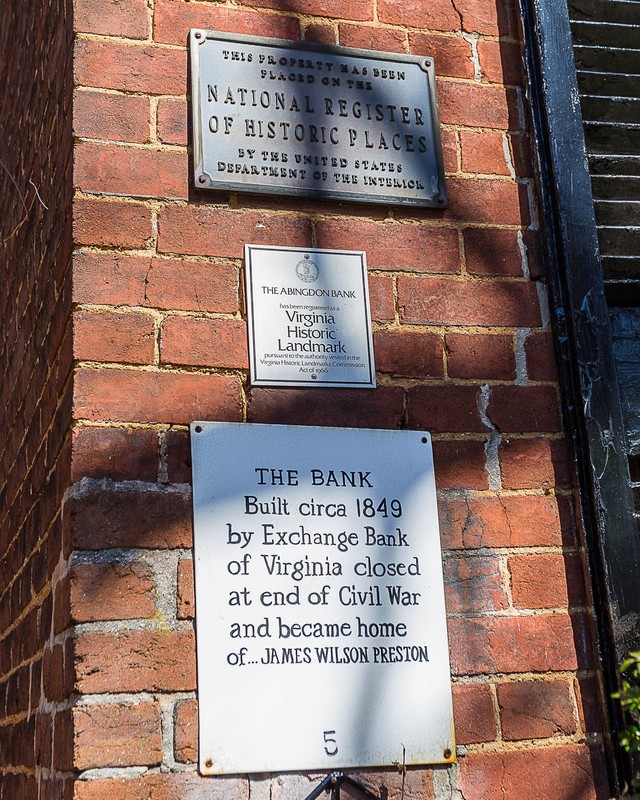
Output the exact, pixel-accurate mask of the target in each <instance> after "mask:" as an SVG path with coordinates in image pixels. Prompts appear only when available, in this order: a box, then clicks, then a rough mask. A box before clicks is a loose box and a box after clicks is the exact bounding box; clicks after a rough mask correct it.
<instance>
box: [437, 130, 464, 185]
mask: <svg viewBox="0 0 640 800" xmlns="http://www.w3.org/2000/svg"><path fill="white" fill-rule="evenodd" d="M440 138H441V140H442V158H443V161H444V171H445V174H446V175H454V174H455V173H456V172H459V171H460V167H459V165H458V136H457V133H456V131H452V130H446V129H445V128H442V129H441V130H440Z"/></svg>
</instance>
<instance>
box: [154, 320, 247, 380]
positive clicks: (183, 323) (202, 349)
mask: <svg viewBox="0 0 640 800" xmlns="http://www.w3.org/2000/svg"><path fill="white" fill-rule="evenodd" d="M160 359H161V361H162V362H163V363H164V364H189V365H193V366H205V367H230V368H234V367H241V368H243V369H247V368H248V366H249V356H248V353H247V326H246V323H244V322H241V321H240V320H230V319H229V320H226V319H225V320H223V319H196V318H194V317H167V319H165V320H164V322H163V323H162V330H161V345H160Z"/></svg>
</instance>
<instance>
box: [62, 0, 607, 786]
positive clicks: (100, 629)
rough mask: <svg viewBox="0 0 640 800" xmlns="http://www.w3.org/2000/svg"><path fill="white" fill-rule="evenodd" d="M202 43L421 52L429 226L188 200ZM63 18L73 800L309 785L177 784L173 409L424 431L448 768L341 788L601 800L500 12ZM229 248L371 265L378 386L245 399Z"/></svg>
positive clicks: (186, 751)
mask: <svg viewBox="0 0 640 800" xmlns="http://www.w3.org/2000/svg"><path fill="white" fill-rule="evenodd" d="M496 3H497V4H498V5H496ZM196 26H197V27H202V28H210V29H218V30H223V31H230V32H236V33H249V34H256V35H262V36H279V37H285V38H291V39H304V38H307V39H309V40H314V41H322V42H329V43H338V44H342V45H349V46H358V47H371V48H376V49H381V50H388V51H396V52H410V53H415V54H428V55H430V56H434V57H435V63H436V74H437V76H438V96H439V103H440V116H441V121H442V133H443V142H444V150H445V169H446V173H447V188H448V192H449V197H450V206H449V209H448V210H447V211H444V212H443V211H434V210H421V209H409V210H407V209H405V208H398V207H394V208H389V209H386V208H384V207H380V206H371V205H366V204H336V203H328V202H316V201H312V200H299V199H295V200H292V199H282V198H278V199H276V200H274V199H273V198H267V197H259V196H255V197H252V196H248V195H233V196H231V197H229V196H227V195H225V194H223V193H208V194H204V193H201V192H193V191H192V190H190V189H189V185H188V155H187V125H186V96H185V95H186V74H187V70H186V64H187V52H186V47H185V44H186V39H187V34H188V30H189V28H190V27H196ZM74 29H75V31H76V32H77V38H76V41H75V48H74V50H75V53H74V80H75V95H74V103H73V125H74V133H75V136H76V137H77V139H76V143H75V146H74V158H73V169H74V186H75V196H74V204H73V229H74V241H75V252H74V258H73V298H72V299H73V303H74V304H75V305H74V307H73V308H74V310H73V350H74V358H75V371H74V376H73V384H72V388H73V420H74V422H73V431H72V435H73V453H72V460H71V487H70V491H69V492H68V494H67V497H66V502H65V505H64V518H65V523H66V530H67V531H68V533H69V536H70V544H71V547H72V549H73V553H72V554H71V556H70V558H69V560H68V561H63V562H61V566H62V567H64V568H65V569H66V571H65V572H64V573H63V572H61V573H60V576H61V583H60V589H59V592H60V596H61V597H62V598H66V599H68V613H69V618H68V620H65V618H64V614H61V622H60V626H61V627H60V630H63V628H64V626H65V625H66V624H67V622H68V623H69V624H71V625H73V626H74V627H72V628H70V630H71V631H72V635H71V636H70V637H69V638H68V639H66V640H65V639H64V635H63V634H61V636H60V637H59V638H58V639H57V640H56V641H55V644H56V648H55V650H54V651H53V655H54V656H55V658H56V659H58V662H57V663H59V662H60V660H61V659H62V655H63V654H62V645H63V643H64V645H65V647H66V648H67V649H66V650H65V653H66V654H67V655H68V654H69V650H70V649H71V648H72V649H73V658H74V687H73V688H74V691H75V692H76V693H77V694H76V695H75V697H76V701H75V702H74V704H73V705H70V706H69V707H68V710H67V711H66V716H65V722H66V723H67V724H68V726H69V738H68V740H67V742H66V744H67V745H68V753H67V751H65V757H66V758H68V762H67V764H66V765H67V766H68V767H69V768H70V769H72V770H73V772H74V776H75V778H77V780H76V781H75V788H74V798H76V800H107V798H108V800H112V798H114V797H117V798H118V799H119V800H178V798H180V800H203V799H204V798H205V797H206V798H212V797H213V798H217V797H219V798H223V797H224V798H225V800H226V799H227V798H236V797H237V798H246V797H248V795H249V793H251V796H252V798H256V797H257V798H259V800H267V798H270V800H284V799H285V798H294V797H295V798H298V797H299V798H302V797H304V796H305V795H306V794H308V792H309V791H310V790H311V788H312V787H313V786H314V785H315V782H314V777H313V776H280V777H273V778H266V779H263V780H260V779H256V780H253V779H251V780H250V781H249V780H248V779H246V778H227V779H211V778H209V779H204V778H200V777H199V776H198V774H197V772H196V771H195V760H196V751H197V722H196V676H195V659H194V633H193V617H194V601H193V576H192V562H191V549H190V548H191V543H192V538H191V536H192V534H191V494H190V485H189V484H190V480H191V475H190V460H189V447H188V431H187V426H188V423H189V422H191V421H192V420H193V419H210V420H228V421H238V422H240V421H245V420H246V421H252V422H267V423H279V422H287V423H289V422H295V423H298V424H317V425H328V424H331V425H337V426H362V427H379V428H399V427H409V428H425V429H427V430H430V431H431V432H432V433H433V438H434V449H435V460H436V480H437V485H438V490H439V506H440V515H441V530H442V543H443V548H444V572H445V580H446V592H447V605H448V613H449V617H450V620H449V623H450V644H451V658H452V670H453V681H454V700H455V712H456V727H457V736H458V743H459V745H461V748H462V749H461V757H460V759H459V761H458V764H457V765H456V766H454V767H452V768H449V769H444V768H440V769H436V770H430V769H424V770H410V771H409V772H408V773H407V775H406V776H403V775H401V774H400V773H399V772H397V771H395V770H381V771H373V772H370V773H367V775H361V776H360V778H361V779H362V780H366V781H367V782H368V783H369V784H370V785H371V787H372V788H373V789H374V790H375V791H376V792H383V791H384V790H385V787H386V791H387V796H388V797H389V798H396V797H398V798H400V797H401V796H407V797H415V798H431V797H437V798H452V799H453V798H460V797H461V796H463V797H464V798H465V800H493V798H496V800H497V798H500V800H515V799H516V798H518V800H534V798H535V800H542V798H545V799H546V798H559V799H560V798H561V799H562V800H593V798H596V797H598V798H604V797H606V796H608V795H607V793H606V789H602V788H600V789H597V788H596V787H598V786H600V787H602V784H603V778H604V773H603V767H602V756H601V747H602V737H603V723H602V721H601V719H600V716H599V712H598V700H597V685H598V676H597V673H596V671H595V667H596V664H595V661H594V658H593V653H592V645H591V624H590V610H589V600H588V597H587V594H586V591H585V582H584V578H583V568H582V546H581V541H580V538H579V534H578V530H577V528H576V524H575V522H574V520H573V517H572V510H571V509H572V488H573V487H572V476H571V473H570V470H569V467H568V451H567V445H566V442H565V436H564V434H563V431H562V426H561V421H560V414H559V394H558V391H559V390H558V385H557V379H556V375H555V370H554V367H553V364H554V356H553V347H552V340H551V335H550V329H549V320H548V312H547V308H546V293H545V288H544V284H543V283H541V282H540V276H541V265H540V263H539V261H538V258H537V255H536V239H537V237H536V229H535V219H536V212H535V205H534V201H533V198H534V196H535V187H534V184H533V181H532V166H531V159H530V156H529V149H528V139H527V135H526V130H525V128H524V125H525V119H526V109H525V107H524V103H525V100H524V95H523V86H522V82H523V78H522V75H521V70H520V43H519V39H518V35H519V34H518V24H517V19H516V3H515V2H511V1H510V0H504V2H503V0H456V3H455V4H452V3H451V2H450V0H429V1H428V2H427V0H410V2H405V3H397V2H394V1H393V0H349V2H346V0H341V1H340V2H337V0H323V1H322V2H320V3H318V2H310V0H247V2H245V3H244V4H242V3H238V4H235V5H227V4H222V3H220V2H213V0H211V1H210V0H199V1H198V2H188V1H187V0H152V1H150V2H147V0H76V2H75V18H74ZM245 243H254V244H271V245H274V244H275V245H281V246H285V245H292V246H318V247H333V248H346V249H358V250H359V249H363V250H365V251H366V252H367V259H368V264H369V269H370V293H371V307H372V308H371V310H372V317H373V320H374V329H375V334H374V335H375V351H376V362H377V368H378V388H377V389H376V390H374V391H371V390H352V391H340V390H288V391H286V390H274V389H258V388H256V389H251V388H250V386H249V385H248V378H247V351H246V324H245V317H244V310H243V305H242V300H241V290H240V285H241V274H242V251H243V245H244V244H245ZM61 418H62V419H63V424H66V421H67V420H66V419H65V418H64V417H61ZM62 610H63V611H64V607H63V608H62ZM47 708H49V707H48V706H47Z"/></svg>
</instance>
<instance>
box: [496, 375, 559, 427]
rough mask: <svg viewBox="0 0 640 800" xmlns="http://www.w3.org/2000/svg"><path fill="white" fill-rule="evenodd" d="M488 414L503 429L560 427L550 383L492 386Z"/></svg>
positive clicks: (556, 400)
mask: <svg viewBox="0 0 640 800" xmlns="http://www.w3.org/2000/svg"><path fill="white" fill-rule="evenodd" d="M487 417H488V418H489V419H490V420H491V422H492V423H493V424H494V425H495V426H496V427H497V428H498V430H500V431H503V432H507V431H508V432H513V433H515V432H519V431H522V432H525V431H532V432H537V431H559V430H561V423H560V412H559V409H558V397H557V395H556V391H555V388H554V387H553V386H493V387H491V391H490V393H489V405H488V407H487Z"/></svg>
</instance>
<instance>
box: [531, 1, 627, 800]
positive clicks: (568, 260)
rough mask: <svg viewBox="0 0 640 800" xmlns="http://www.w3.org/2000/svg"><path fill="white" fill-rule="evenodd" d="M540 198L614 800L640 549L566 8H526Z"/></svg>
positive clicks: (620, 773) (623, 773) (622, 761)
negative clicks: (620, 691)
mask: <svg viewBox="0 0 640 800" xmlns="http://www.w3.org/2000/svg"><path fill="white" fill-rule="evenodd" d="M519 2H520V9H521V15H522V23H523V29H524V41H525V60H526V68H527V73H528V83H529V85H528V92H529V93H530V98H529V99H530V104H529V105H530V109H531V114H532V123H533V132H534V138H535V150H536V158H537V170H538V180H539V190H540V204H541V209H540V210H541V217H542V235H543V247H544V251H545V252H544V255H545V261H546V266H547V274H548V279H549V290H550V299H551V306H552V318H553V324H554V331H555V338H556V347H557V352H558V357H559V370H560V382H561V388H562V393H563V403H564V414H565V423H566V428H567V431H568V432H570V434H571V436H572V439H573V444H574V455H575V461H576V468H577V475H578V482H579V492H580V514H581V516H582V525H583V529H584V536H585V543H586V549H587V559H588V567H589V573H590V579H591V589H592V595H593V603H594V613H595V617H596V625H597V633H598V640H599V641H598V650H599V657H600V662H601V668H602V674H603V679H604V691H605V694H606V695H607V697H606V699H605V702H606V704H607V712H608V718H609V725H610V729H611V732H612V733H613V734H614V735H613V737H612V741H611V742H610V743H609V747H608V748H606V749H607V753H608V764H609V770H610V784H611V788H612V790H613V791H615V792H619V791H620V785H621V784H622V783H624V781H625V780H627V781H628V780H629V778H630V772H629V764H628V760H627V759H626V757H625V755H624V753H622V752H621V751H620V748H619V746H618V745H617V737H616V736H615V733H616V732H617V731H618V730H619V729H620V727H621V725H622V720H621V715H620V712H619V708H618V704H617V702H615V701H612V700H611V698H610V694H611V692H613V691H615V689H616V688H617V685H618V672H617V665H618V663H619V662H620V660H621V659H622V658H623V657H624V655H625V653H626V652H627V651H628V650H629V649H631V648H634V647H635V648H637V647H638V645H639V644H640V591H639V590H638V587H639V583H640V538H639V537H638V531H637V528H636V523H635V521H634V519H633V515H632V512H633V500H632V496H631V491H630V488H629V469H628V462H627V454H626V449H625V439H624V428H623V422H622V414H621V405H620V397H619V393H618V385H617V380H616V374H615V365H614V361H613V353H612V347H611V335H610V330H609V320H608V309H607V305H606V301H605V296H604V283H603V278H602V270H601V266H600V257H599V249H598V240H597V230H596V224H595V216H594V209H593V198H592V193H591V183H590V179H589V173H588V169H587V161H586V151H585V144H584V132H583V127H582V116H581V113H580V105H579V96H578V87H577V82H576V70H575V65H574V61H573V51H572V44H571V32H570V28H569V15H568V9H567V6H566V2H565V0H519Z"/></svg>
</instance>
